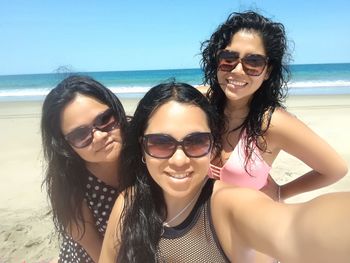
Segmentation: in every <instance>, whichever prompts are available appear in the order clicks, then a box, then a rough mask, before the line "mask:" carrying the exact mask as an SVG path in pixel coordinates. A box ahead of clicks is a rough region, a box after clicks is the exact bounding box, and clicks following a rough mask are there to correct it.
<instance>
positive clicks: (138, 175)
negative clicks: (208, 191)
mask: <svg viewBox="0 0 350 263" xmlns="http://www.w3.org/2000/svg"><path fill="white" fill-rule="evenodd" d="M169 101H176V102H179V103H184V104H188V105H194V106H196V107H199V108H200V109H202V110H203V112H204V113H205V115H206V117H207V121H208V125H209V127H210V130H211V133H212V136H213V142H214V143H213V151H214V152H213V153H214V154H215V153H216V152H215V150H216V149H217V148H219V146H218V144H219V143H220V137H219V132H218V131H217V129H216V118H217V113H216V111H215V110H214V109H213V107H211V106H210V104H209V102H208V100H207V99H206V98H205V96H203V95H202V94H201V93H200V92H199V91H198V90H197V89H195V88H193V87H192V86H190V85H188V84H185V83H177V82H169V83H164V84H160V85H157V86H155V87H153V88H152V89H150V90H149V91H148V92H147V93H146V95H145V96H144V97H143V98H142V99H141V101H140V102H139V104H138V107H137V109H136V111H135V114H134V117H133V119H132V121H131V122H130V125H129V126H128V129H127V132H126V137H125V143H124V147H123V149H122V152H121V154H120V156H121V159H120V163H121V174H124V175H125V176H123V177H122V178H121V179H120V185H121V187H122V189H125V188H127V190H126V191H125V203H124V209H123V213H122V219H121V220H120V222H122V225H121V224H119V225H118V227H121V245H120V249H119V253H118V258H117V262H154V261H155V255H156V251H157V246H158V243H159V239H160V237H161V230H162V223H163V221H164V218H166V215H167V211H166V205H165V201H164V197H163V192H162V189H161V188H160V187H159V186H158V185H157V184H156V182H155V181H154V180H153V179H152V177H151V176H150V174H149V172H148V170H147V167H146V165H145V164H144V163H142V156H143V150H142V146H141V143H140V138H141V137H142V136H143V135H144V132H145V130H146V128H147V125H148V121H149V119H150V118H151V117H152V115H153V113H154V112H155V111H156V110H157V109H159V107H161V106H162V105H164V104H165V103H167V102H169Z"/></svg>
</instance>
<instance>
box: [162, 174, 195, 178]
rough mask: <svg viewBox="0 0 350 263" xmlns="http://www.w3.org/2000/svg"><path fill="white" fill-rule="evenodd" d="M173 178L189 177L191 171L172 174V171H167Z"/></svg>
mask: <svg viewBox="0 0 350 263" xmlns="http://www.w3.org/2000/svg"><path fill="white" fill-rule="evenodd" d="M167 174H168V175H169V176H170V177H171V178H175V179H184V178H187V177H189V175H190V173H177V174H174V173H172V174H170V173H167Z"/></svg>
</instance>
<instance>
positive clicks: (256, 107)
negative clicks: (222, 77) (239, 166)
mask: <svg viewBox="0 0 350 263" xmlns="http://www.w3.org/2000/svg"><path fill="white" fill-rule="evenodd" d="M242 30H247V31H250V32H252V33H257V34H259V35H260V36H261V38H262V41H263V44H264V47H265V50H266V55H267V57H268V58H269V60H268V70H269V72H270V75H269V78H268V79H267V80H265V81H264V82H263V83H262V85H261V87H260V88H259V89H258V90H257V91H256V92H255V94H254V95H253V98H252V100H251V102H250V110H249V113H248V116H247V118H246V119H245V121H244V122H243V123H242V125H240V126H239V127H236V128H234V129H233V130H231V131H229V130H227V127H225V125H226V123H227V121H228V120H227V119H226V117H224V116H225V115H224V110H225V107H226V103H227V99H226V96H225V94H224V92H223V91H222V89H221V88H220V84H219V82H218V79H217V67H218V64H217V57H216V55H217V52H218V51H219V50H220V49H224V48H226V47H227V46H228V45H229V44H230V42H231V39H232V37H233V35H234V34H236V33H237V32H239V31H242ZM201 51H202V59H201V66H202V68H203V71H204V83H205V84H209V89H208V92H207V97H208V99H209V101H210V103H211V104H212V105H214V106H215V107H216V108H217V111H218V112H219V114H220V115H221V116H222V117H224V118H225V119H224V121H223V122H220V123H219V126H220V127H221V131H222V133H225V132H232V131H235V130H237V129H239V128H242V131H243V130H244V131H245V132H246V136H247V137H246V140H247V141H246V152H247V157H248V159H249V156H251V154H252V151H253V148H252V147H251V145H252V143H253V144H256V145H257V146H258V147H259V148H260V150H262V151H266V148H267V145H266V143H263V145H260V144H258V143H257V140H258V138H259V137H260V138H262V139H263V142H265V140H264V138H263V135H264V133H265V132H266V131H267V129H268V128H269V126H270V121H271V116H272V113H273V112H274V110H275V109H276V108H277V107H282V108H283V107H284V106H283V102H284V99H285V97H286V95H287V82H288V80H289V78H290V71H289V69H288V67H287V63H288V61H289V59H290V56H289V54H288V53H287V39H286V34H285V29H284V26H283V25H282V24H281V23H275V22H272V21H271V20H270V19H268V18H266V17H264V16H262V15H260V14H258V13H256V12H253V11H247V12H244V13H232V14H230V15H229V17H228V18H227V20H226V21H225V22H224V23H223V24H221V25H220V26H219V27H218V28H217V29H216V31H215V32H214V33H213V34H212V35H211V37H210V39H209V40H206V41H204V42H203V43H202V46H201Z"/></svg>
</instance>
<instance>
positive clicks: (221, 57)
mask: <svg viewBox="0 0 350 263" xmlns="http://www.w3.org/2000/svg"><path fill="white" fill-rule="evenodd" d="M238 59H239V54H238V53H237V52H231V51H228V50H222V51H221V52H220V53H219V54H218V69H219V70H221V71H225V72H230V71H232V70H233V69H234V68H235V67H236V66H237V60H238Z"/></svg>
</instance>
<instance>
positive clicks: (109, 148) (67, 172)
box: [41, 76, 127, 262]
mask: <svg viewBox="0 0 350 263" xmlns="http://www.w3.org/2000/svg"><path fill="white" fill-rule="evenodd" d="M126 123H127V122H126V117H125V113H124V109H123V107H122V105H121V103H120V101H119V100H118V98H117V97H116V96H115V95H114V94H113V93H112V92H111V91H109V90H108V89H107V88H105V87H104V86H103V85H102V84H100V83H99V82H97V81H95V80H93V79H91V78H89V77H84V76H72V77H68V78H67V79H65V80H63V81H62V82H61V83H59V84H58V85H57V87H56V88H54V89H53V90H51V92H50V93H49V94H48V95H47V97H46V98H45V101H44V104H43V109H42V120H41V131H42V140H43V148H44V156H45V159H46V161H47V169H46V178H45V181H44V183H46V187H47V191H48V196H49V198H50V201H51V206H52V212H53V221H54V223H55V227H56V230H57V231H58V233H59V234H60V236H61V237H62V244H61V249H60V254H59V260H58V261H59V262H81V261H84V262H96V261H97V259H98V257H99V255H100V250H101V245H102V239H103V236H104V232H105V230H106V224H107V220H108V217H109V214H110V212H111V208H112V206H113V202H114V201H115V199H116V197H117V196H118V194H119V188H118V166H119V153H120V149H121V145H122V141H123V139H122V138H123V136H124V130H125V128H126Z"/></svg>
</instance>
